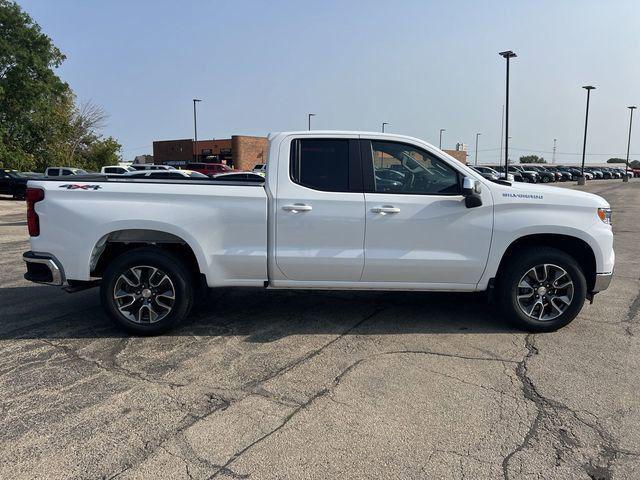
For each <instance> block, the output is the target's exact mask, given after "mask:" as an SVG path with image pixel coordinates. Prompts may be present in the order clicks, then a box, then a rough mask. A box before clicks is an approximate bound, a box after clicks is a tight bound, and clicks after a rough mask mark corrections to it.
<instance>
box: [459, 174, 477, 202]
mask: <svg viewBox="0 0 640 480" xmlns="http://www.w3.org/2000/svg"><path fill="white" fill-rule="evenodd" d="M481 191H482V190H481V184H480V182H479V181H477V180H474V179H473V178H471V177H464V179H463V180H462V195H463V196H464V204H465V206H466V207H467V208H475V207H479V206H480V205H482V197H481V196H480V192H481Z"/></svg>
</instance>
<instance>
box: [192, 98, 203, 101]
mask: <svg viewBox="0 0 640 480" xmlns="http://www.w3.org/2000/svg"><path fill="white" fill-rule="evenodd" d="M193 101H194V102H201V101H202V100H201V99H199V98H194V99H193Z"/></svg>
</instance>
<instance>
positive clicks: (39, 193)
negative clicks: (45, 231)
mask: <svg viewBox="0 0 640 480" xmlns="http://www.w3.org/2000/svg"><path fill="white" fill-rule="evenodd" d="M41 200H44V190H42V189H40V188H27V226H28V227H29V235H30V236H32V237H37V236H38V235H40V218H39V217H38V214H37V213H36V208H35V207H36V203H38V202H40V201H41Z"/></svg>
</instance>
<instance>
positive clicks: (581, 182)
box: [578, 85, 596, 185]
mask: <svg viewBox="0 0 640 480" xmlns="http://www.w3.org/2000/svg"><path fill="white" fill-rule="evenodd" d="M582 88H584V89H585V90H586V91H587V111H586V113H585V116H584V141H583V142H582V167H581V169H580V178H579V179H578V185H584V184H585V180H584V156H585V153H586V150H587V125H588V124H589V98H590V97H591V90H595V89H596V87H593V86H591V85H585V86H584V87H582Z"/></svg>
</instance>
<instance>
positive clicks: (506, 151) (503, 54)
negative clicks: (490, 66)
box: [499, 50, 517, 176]
mask: <svg viewBox="0 0 640 480" xmlns="http://www.w3.org/2000/svg"><path fill="white" fill-rule="evenodd" d="M499 55H500V56H501V57H503V58H504V59H505V60H506V61H507V81H506V100H505V106H506V108H505V129H504V171H505V176H507V175H508V173H509V60H510V59H512V58H515V57H517V55H516V54H515V53H514V52H512V51H511V50H506V51H504V52H500V53H499Z"/></svg>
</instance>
